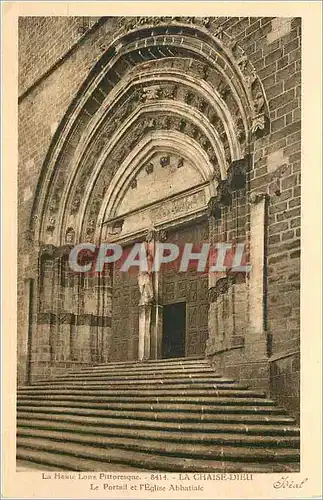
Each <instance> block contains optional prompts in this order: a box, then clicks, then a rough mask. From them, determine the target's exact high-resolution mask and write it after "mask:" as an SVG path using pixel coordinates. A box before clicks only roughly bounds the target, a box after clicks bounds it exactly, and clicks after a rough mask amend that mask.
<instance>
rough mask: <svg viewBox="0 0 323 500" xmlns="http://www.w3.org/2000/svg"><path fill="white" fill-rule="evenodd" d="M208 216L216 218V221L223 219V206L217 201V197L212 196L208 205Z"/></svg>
mask: <svg viewBox="0 0 323 500" xmlns="http://www.w3.org/2000/svg"><path fill="white" fill-rule="evenodd" d="M207 214H208V217H209V218H210V217H214V219H220V217H221V206H220V203H219V202H218V201H217V199H216V196H212V198H210V200H209V202H208V204H207Z"/></svg>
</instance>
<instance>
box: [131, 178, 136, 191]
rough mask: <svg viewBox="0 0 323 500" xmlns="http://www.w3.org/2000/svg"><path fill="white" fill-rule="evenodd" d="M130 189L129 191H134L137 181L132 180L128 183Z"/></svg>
mask: <svg viewBox="0 0 323 500" xmlns="http://www.w3.org/2000/svg"><path fill="white" fill-rule="evenodd" d="M130 187H131V189H136V187H137V179H136V178H134V179H132V180H131V181H130Z"/></svg>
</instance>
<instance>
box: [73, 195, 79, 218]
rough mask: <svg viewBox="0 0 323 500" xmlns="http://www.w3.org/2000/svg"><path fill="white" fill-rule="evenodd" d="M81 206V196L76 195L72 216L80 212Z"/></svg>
mask: <svg viewBox="0 0 323 500" xmlns="http://www.w3.org/2000/svg"><path fill="white" fill-rule="evenodd" d="M80 204H81V196H80V195H79V194H76V195H75V198H74V199H73V201H72V204H71V214H75V213H76V212H77V211H78V209H79V208H80Z"/></svg>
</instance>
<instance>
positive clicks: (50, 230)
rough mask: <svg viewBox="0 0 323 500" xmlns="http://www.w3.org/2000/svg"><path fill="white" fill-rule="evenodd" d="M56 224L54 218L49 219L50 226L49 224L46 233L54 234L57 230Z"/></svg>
mask: <svg viewBox="0 0 323 500" xmlns="http://www.w3.org/2000/svg"><path fill="white" fill-rule="evenodd" d="M55 223H56V220H55V218H54V217H50V218H49V221H48V224H47V227H46V231H47V232H48V233H51V234H52V233H53V232H54V229H55Z"/></svg>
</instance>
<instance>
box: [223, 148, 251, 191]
mask: <svg viewBox="0 0 323 500" xmlns="http://www.w3.org/2000/svg"><path fill="white" fill-rule="evenodd" d="M248 162H249V157H248V156H246V157H245V158H242V159H240V160H235V161H233V162H232V163H231V165H230V167H229V169H228V172H227V182H228V186H229V187H230V189H232V190H236V189H242V188H244V187H245V185H246V172H247V170H248Z"/></svg>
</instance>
